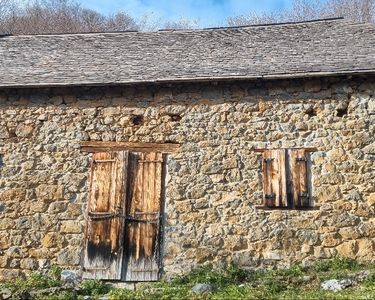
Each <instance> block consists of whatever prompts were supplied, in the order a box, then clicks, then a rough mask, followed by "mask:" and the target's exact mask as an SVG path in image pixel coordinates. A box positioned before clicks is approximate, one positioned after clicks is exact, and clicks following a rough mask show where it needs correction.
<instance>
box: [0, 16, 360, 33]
mask: <svg viewBox="0 0 375 300" xmlns="http://www.w3.org/2000/svg"><path fill="white" fill-rule="evenodd" d="M342 20H346V19H344V18H343V17H333V18H323V19H313V20H305V21H290V22H280V23H277V22H275V23H264V24H252V25H242V26H222V27H207V28H198V29H159V30H158V31H144V32H142V31H139V30H123V31H101V32H62V33H35V34H15V35H13V34H8V33H6V34H3V35H0V37H2V38H3V37H18V36H61V35H95V34H97V35H101V34H119V33H149V34H150V33H156V32H184V31H187V32H197V31H207V30H227V29H229V30H230V29H237V28H252V27H267V26H283V25H294V24H296V25H297V24H309V23H318V22H329V21H342ZM358 24H361V23H358Z"/></svg>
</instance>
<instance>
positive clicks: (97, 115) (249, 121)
mask: <svg viewBox="0 0 375 300" xmlns="http://www.w3.org/2000/svg"><path fill="white" fill-rule="evenodd" d="M374 93H375V78H374V77H373V78H367V79H366V78H359V77H358V78H327V79H322V80H319V79H305V80H302V79H301V80H279V81H267V82H263V81H259V82H255V81H253V82H240V81H239V82H234V83H216V84H209V83H207V84H179V85H172V86H167V85H165V86H164V85H161V86H138V87H107V88H69V89H63V88H51V89H18V90H4V91H0V147H1V149H2V150H1V151H2V153H3V154H2V155H1V160H0V279H4V278H10V277H12V276H18V275H20V273H23V272H25V271H26V272H27V271H29V270H37V269H44V268H48V266H50V265H52V264H57V265H60V266H62V267H63V268H70V269H77V270H79V269H80V267H79V266H80V260H81V251H82V245H83V230H84V211H85V205H86V202H87V179H88V171H89V161H90V155H89V154H87V153H82V152H81V151H80V147H79V142H80V141H85V140H102V141H115V140H116V141H140V142H177V143H181V145H182V146H181V149H180V150H179V152H178V153H175V154H173V155H170V156H169V159H168V173H169V174H168V176H167V177H168V178H167V190H166V216H165V230H164V231H165V244H164V269H165V272H166V275H167V276H169V275H173V274H174V273H179V272H183V271H187V270H189V269H190V268H192V267H195V266H197V265H201V264H203V263H214V264H216V263H217V264H222V263H226V262H232V261H233V262H236V263H239V264H241V265H242V266H245V267H267V266H270V265H277V266H279V267H285V266H288V265H290V264H291V263H294V262H302V263H304V264H310V263H311V262H313V261H315V260H317V259H326V258H330V257H333V256H335V255H341V256H346V257H350V258H356V259H359V260H374V259H375V255H374V250H375V249H374V242H375V241H374V239H375V219H374V206H375V170H374V169H375V167H374V164H375V163H374V160H375V144H374V135H375V115H374V114H375V98H374ZM266 146H267V147H270V148H278V147H304V146H307V147H317V148H318V151H317V152H314V154H313V155H312V160H313V167H312V174H313V179H312V180H313V198H314V203H315V207H316V208H317V209H316V210H311V211H280V210H275V211H264V210H261V209H258V208H255V206H256V205H259V204H261V194H262V192H261V188H260V187H259V178H258V177H259V176H258V168H259V164H258V162H257V156H258V154H257V153H255V152H253V151H252V150H251V149H252V148H253V147H266Z"/></svg>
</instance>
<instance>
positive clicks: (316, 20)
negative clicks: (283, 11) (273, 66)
mask: <svg viewBox="0 0 375 300" xmlns="http://www.w3.org/2000/svg"><path fill="white" fill-rule="evenodd" d="M341 20H346V19H344V17H333V18H323V19H312V20H304V21H289V22H274V23H262V24H251V25H241V26H227V27H208V28H203V30H210V29H231V28H246V27H261V26H279V25H293V24H304V23H318V22H327V21H341Z"/></svg>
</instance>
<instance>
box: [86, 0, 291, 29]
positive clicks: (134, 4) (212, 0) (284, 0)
mask: <svg viewBox="0 0 375 300" xmlns="http://www.w3.org/2000/svg"><path fill="white" fill-rule="evenodd" d="M291 2H292V0H175V1H173V0H82V1H81V3H82V5H83V6H85V7H87V8H91V9H95V10H97V11H100V12H102V13H104V14H110V13H113V12H116V11H119V10H124V11H126V12H128V13H129V14H130V15H131V16H133V17H135V18H141V17H142V16H144V15H145V14H150V13H153V15H154V16H155V17H156V18H161V19H163V20H167V21H168V20H169V21H173V20H178V19H180V18H181V17H187V18H193V19H197V20H198V21H199V25H200V26H204V27H208V26H216V25H224V24H225V20H226V18H227V17H228V16H234V15H241V14H246V13H248V12H250V11H256V12H262V11H276V10H281V9H285V8H288V7H290V5H291Z"/></svg>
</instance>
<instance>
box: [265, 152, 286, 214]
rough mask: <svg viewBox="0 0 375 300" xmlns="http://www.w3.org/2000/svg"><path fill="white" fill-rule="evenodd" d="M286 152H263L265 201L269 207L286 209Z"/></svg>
mask: <svg viewBox="0 0 375 300" xmlns="http://www.w3.org/2000/svg"><path fill="white" fill-rule="evenodd" d="M285 153H286V152H285V150H284V149H279V150H265V151H264V152H263V199H264V205H265V206H267V207H286V206H287V204H288V203H287V190H286V172H285Z"/></svg>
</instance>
